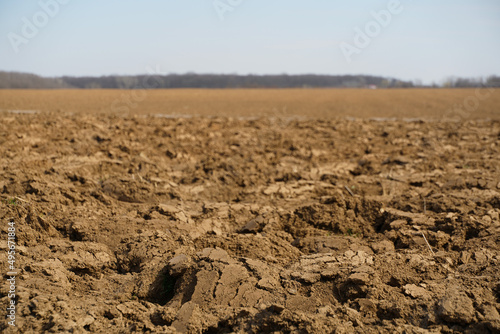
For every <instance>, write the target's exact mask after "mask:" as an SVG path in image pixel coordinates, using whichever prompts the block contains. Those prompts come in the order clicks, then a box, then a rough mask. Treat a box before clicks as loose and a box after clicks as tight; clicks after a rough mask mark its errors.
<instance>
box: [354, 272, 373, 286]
mask: <svg viewBox="0 0 500 334" xmlns="http://www.w3.org/2000/svg"><path fill="white" fill-rule="evenodd" d="M349 281H351V282H352V283H355V284H360V285H368V284H369V283H370V282H371V279H370V275H368V274H367V273H355V274H352V275H351V276H349Z"/></svg>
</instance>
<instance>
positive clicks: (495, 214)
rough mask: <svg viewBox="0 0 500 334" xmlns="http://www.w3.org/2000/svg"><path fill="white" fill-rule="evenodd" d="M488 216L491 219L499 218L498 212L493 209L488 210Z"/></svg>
mask: <svg viewBox="0 0 500 334" xmlns="http://www.w3.org/2000/svg"><path fill="white" fill-rule="evenodd" d="M488 216H490V218H491V219H492V220H499V219H500V218H499V214H498V212H497V211H495V210H490V211H488Z"/></svg>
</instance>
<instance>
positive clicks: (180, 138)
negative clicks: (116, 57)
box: [0, 112, 500, 333]
mask: <svg viewBox="0 0 500 334" xmlns="http://www.w3.org/2000/svg"><path fill="white" fill-rule="evenodd" d="M499 145H500V122H499V121H466V122H462V123H455V122H434V121H422V120H414V121H401V120H395V121H393V120H385V121H376V120H359V119H358V120H346V119H341V118H337V119H317V118H300V119H298V118H292V119H290V118H288V119H286V118H279V117H273V118H267V117H262V118H256V119H244V118H228V117H207V116H204V117H192V118H182V117H177V118H166V117H155V116H133V115H127V116H118V115H116V114H112V113H103V114H99V113H94V114H84V113H76V114H69V113H64V112H58V113H46V112H43V113H37V114H12V113H5V112H4V113H0V196H1V199H2V201H1V204H0V221H1V222H2V229H1V230H2V235H1V238H2V243H1V245H2V252H1V253H0V260H1V263H2V265H4V264H6V263H7V255H6V242H5V241H4V240H7V227H8V226H7V222H8V221H10V220H12V221H14V222H15V223H16V228H17V254H16V256H17V258H16V265H17V266H18V268H19V275H18V276H17V325H18V327H17V330H18V331H19V332H23V333H40V332H54V333H59V332H75V333H85V332H100V333H134V332H151V333H162V332H163V333H175V332H188V333H233V332H236V333H245V332H249V333H269V332H283V333H499V332H500V317H499V311H500V261H499V260H500V244H499V242H500V220H499V214H500V168H499V166H500V159H499V157H500V155H499V150H500V146H499ZM424 236H425V238H426V240H428V242H429V244H430V246H431V247H432V250H433V252H434V253H431V251H430V250H429V247H428V246H427V244H426V242H425V240H424ZM2 272H3V273H6V272H7V269H6V265H5V266H3V267H2ZM5 278H6V277H5V276H4V279H5ZM7 293H8V286H7V285H6V284H2V290H0V298H1V299H0V303H1V304H2V305H7V303H8V300H9V299H8V296H7ZM5 314H6V310H5V307H2V308H1V309H0V315H1V316H2V317H3V318H4V317H5ZM0 330H2V331H4V332H6V333H8V332H14V331H13V329H12V328H9V326H8V325H7V321H3V322H1V323H0Z"/></svg>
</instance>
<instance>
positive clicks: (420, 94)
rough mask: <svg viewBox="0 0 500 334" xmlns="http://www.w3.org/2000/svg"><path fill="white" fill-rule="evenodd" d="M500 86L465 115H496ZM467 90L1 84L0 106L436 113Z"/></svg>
mask: <svg viewBox="0 0 500 334" xmlns="http://www.w3.org/2000/svg"><path fill="white" fill-rule="evenodd" d="M499 92H500V90H499V89H497V90H495V91H494V92H493V93H492V94H491V95H490V97H488V98H487V99H485V100H483V101H481V102H480V104H479V106H478V107H477V109H475V110H474V111H473V112H472V113H470V114H469V115H468V116H467V117H466V118H470V119H479V118H492V119H499V118H500V94H499ZM468 96H475V89H434V90H433V89H412V90H405V89H400V90H398V89H394V90H382V89H381V90H368V89H229V90H221V89H217V90H208V89H173V90H150V91H129V90H0V110H41V111H66V112H77V113H80V112H83V113H89V112H110V111H115V112H121V113H123V112H130V113H133V114H176V115H184V114H189V115H224V116H262V115H267V116H286V115H295V116H312V117H321V118H330V117H338V116H352V117H361V118H364V117H424V118H428V117H432V118H440V117H441V116H442V115H443V114H444V113H445V111H446V110H448V109H450V108H452V107H453V106H454V105H462V104H463V103H464V100H465V99H466V98H467V97H468ZM125 101H129V103H130V104H129V105H127V102H125Z"/></svg>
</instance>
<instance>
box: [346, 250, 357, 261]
mask: <svg viewBox="0 0 500 334" xmlns="http://www.w3.org/2000/svg"><path fill="white" fill-rule="evenodd" d="M354 255H356V253H354V252H353V251H352V250H348V251H346V252H345V253H344V256H345V257H346V258H348V259H352V258H353V257H354Z"/></svg>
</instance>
